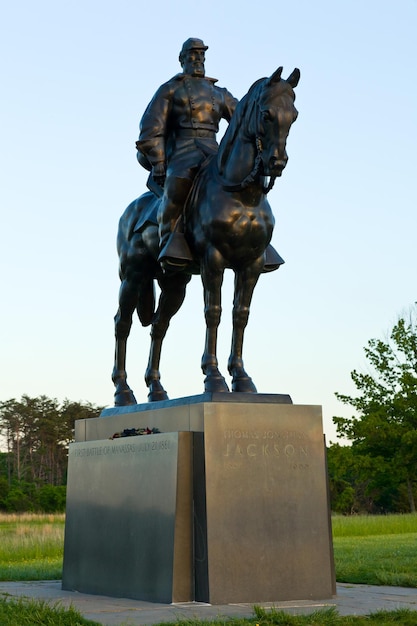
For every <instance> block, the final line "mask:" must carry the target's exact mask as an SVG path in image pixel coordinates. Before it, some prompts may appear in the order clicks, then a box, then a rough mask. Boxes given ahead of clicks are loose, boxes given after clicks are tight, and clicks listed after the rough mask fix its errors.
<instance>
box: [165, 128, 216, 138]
mask: <svg viewBox="0 0 417 626" xmlns="http://www.w3.org/2000/svg"><path fill="white" fill-rule="evenodd" d="M175 136H176V137H208V138H209V139H216V133H215V132H214V130H204V129H202V128H178V130H176V131H175Z"/></svg>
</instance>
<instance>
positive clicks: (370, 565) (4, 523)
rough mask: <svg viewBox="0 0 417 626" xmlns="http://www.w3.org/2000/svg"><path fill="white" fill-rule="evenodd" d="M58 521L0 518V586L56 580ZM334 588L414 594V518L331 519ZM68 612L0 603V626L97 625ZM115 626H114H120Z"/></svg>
mask: <svg viewBox="0 0 417 626" xmlns="http://www.w3.org/2000/svg"><path fill="white" fill-rule="evenodd" d="M64 524H65V516H64V515H35V514H24V515H6V514H0V580H53V579H60V578H61V576H62V558H63V540H64ZM332 524H333V537H334V551H335V562H336V577H337V580H338V581H339V582H348V583H349V582H350V583H364V584H375V585H395V586H406V587H417V556H414V554H415V553H416V554H417V515H387V516H356V517H341V516H336V517H333V519H332ZM97 624H98V623H97V622H92V621H89V620H86V619H84V618H83V617H82V616H81V614H80V613H78V611H76V610H75V609H72V608H71V609H64V608H62V607H60V606H59V605H54V606H51V605H50V604H48V603H46V602H42V601H33V600H27V599H19V600H16V599H14V598H11V597H3V598H0V625H1V626H38V625H39V626H94V625H96V626H97ZM393 624H397V625H398V626H417V612H415V611H408V610H402V609H400V610H397V611H392V612H388V611H378V612H377V613H373V614H371V615H368V616H348V617H345V616H340V615H339V614H338V613H337V611H336V610H335V609H334V608H329V609H324V610H320V611H317V612H313V613H310V614H308V615H297V616H295V615H291V614H289V613H285V612H283V611H277V610H275V609H272V610H264V609H261V608H259V607H255V613H254V617H253V618H252V619H228V618H221V619H220V618H219V619H216V620H213V621H197V620H183V621H177V622H173V623H172V624H164V626H391V625H393ZM121 626H122V625H121Z"/></svg>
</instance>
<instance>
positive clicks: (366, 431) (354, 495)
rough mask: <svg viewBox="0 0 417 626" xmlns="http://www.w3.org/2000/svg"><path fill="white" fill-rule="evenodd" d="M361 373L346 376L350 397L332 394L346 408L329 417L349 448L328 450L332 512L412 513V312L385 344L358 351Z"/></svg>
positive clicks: (416, 338)
mask: <svg viewBox="0 0 417 626" xmlns="http://www.w3.org/2000/svg"><path fill="white" fill-rule="evenodd" d="M364 350H365V356H366V359H367V362H368V369H367V371H366V372H358V371H356V370H354V371H353V372H351V377H352V380H353V382H354V384H355V387H356V389H357V391H358V394H357V395H356V396H348V395H344V394H341V393H336V396H337V398H338V399H339V400H340V401H341V402H343V403H344V404H346V405H348V406H350V407H352V408H353V409H354V410H355V412H356V414H355V415H353V416H352V417H351V418H343V417H334V418H333V421H334V423H335V425H336V429H337V433H338V435H340V436H341V437H343V438H344V439H346V440H348V441H349V442H351V445H350V446H342V445H340V444H333V445H331V446H330V447H329V449H328V466H329V481H330V493H331V503H332V509H333V510H334V511H337V512H340V513H345V514H348V513H360V512H366V513H386V512H412V513H415V511H416V495H417V308H416V306H414V307H413V308H411V309H410V310H409V311H408V312H407V314H405V315H402V316H400V317H399V319H398V321H397V322H396V324H395V325H394V326H393V328H392V329H391V331H390V333H389V336H388V339H387V340H386V341H383V340H381V339H371V340H370V341H369V342H368V345H367V346H366V347H365V348H364Z"/></svg>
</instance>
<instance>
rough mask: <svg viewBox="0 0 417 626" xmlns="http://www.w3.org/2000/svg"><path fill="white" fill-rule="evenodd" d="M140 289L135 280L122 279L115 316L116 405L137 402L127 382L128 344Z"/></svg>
mask: <svg viewBox="0 0 417 626" xmlns="http://www.w3.org/2000/svg"><path fill="white" fill-rule="evenodd" d="M137 297H138V290H137V287H136V286H135V284H134V282H133V281H129V280H127V279H124V280H122V284H121V285H120V292H119V308H118V311H117V313H116V315H115V318H114V331H115V352H114V367H113V373H112V381H113V383H114V385H115V387H116V390H115V392H114V404H115V406H127V405H129V404H136V398H135V396H134V394H133V391H132V390H131V388H130V387H129V385H128V384H127V382H126V379H127V374H126V345H127V338H128V337H129V333H130V329H131V326H132V316H133V312H134V310H135V308H136V304H137Z"/></svg>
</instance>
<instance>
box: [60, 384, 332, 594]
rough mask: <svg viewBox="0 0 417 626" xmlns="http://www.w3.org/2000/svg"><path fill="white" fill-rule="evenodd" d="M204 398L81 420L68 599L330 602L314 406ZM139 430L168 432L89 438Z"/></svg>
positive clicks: (71, 485) (71, 491)
mask: <svg viewBox="0 0 417 626" xmlns="http://www.w3.org/2000/svg"><path fill="white" fill-rule="evenodd" d="M208 395H211V394H204V397H203V398H201V397H197V398H198V399H199V400H202V401H193V399H192V398H190V399H184V401H183V402H181V401H177V402H175V401H174V402H173V403H172V404H171V406H170V403H169V402H167V403H158V404H163V405H164V406H162V407H160V408H157V407H154V406H153V405H140V407H146V408H144V409H142V408H139V407H127V409H108V410H107V411H108V412H110V414H107V415H105V414H104V413H105V412H103V417H100V418H97V419H92V420H80V422H82V423H81V424H78V425H77V429H76V433H77V441H78V442H79V443H75V444H72V445H71V446H70V459H69V481H68V496H67V529H66V538H65V557H64V577H63V584H64V588H65V589H77V590H78V591H84V592H86V593H99V594H100V593H101V594H103V595H113V596H124V597H130V598H136V599H143V600H150V601H154V602H179V601H189V600H196V601H204V602H210V603H211V604H229V603H238V602H245V603H247V602H250V603H260V602H274V601H285V600H306V599H315V600H317V599H323V598H328V597H330V596H332V595H333V594H334V593H335V575H334V566H333V551H332V537H331V525H330V514H329V502H328V489H327V471H326V460H325V459H326V456H325V445H324V438H323V429H322V419H321V408H320V407H318V406H297V405H292V404H291V400H290V399H289V396H271V395H268V396H258V395H253V396H252V395H250V394H213V395H220V396H226V397H227V398H228V400H226V401H224V400H223V398H222V399H221V401H220V399H219V400H218V398H216V397H215V398H212V397H210V398H207V396H208ZM233 396H234V397H233ZM238 397H239V399H238ZM145 426H148V427H150V428H152V427H156V428H159V430H161V431H164V432H163V433H161V434H160V435H146V436H141V437H126V438H122V439H115V440H112V441H109V440H107V441H93V439H94V438H96V439H103V438H104V437H107V438H108V437H110V436H111V435H112V434H113V433H114V432H119V431H121V430H123V429H124V428H140V427H145ZM168 431H169V434H165V432H168ZM177 431H181V432H177ZM183 431H188V432H183ZM83 441H84V442H83ZM158 442H165V443H161V444H159V443H158ZM152 445H155V446H156V449H155V450H154V451H152V450H151V449H148V446H151V447H152ZM158 446H159V447H158ZM164 446H165V447H164ZM106 450H107V451H106ZM113 450H115V451H113ZM117 450H120V451H123V452H118V451H117ZM110 451H111V452H110ZM192 485H193V486H192ZM192 508H193V509H194V523H192V521H191V513H190V511H191V510H192ZM192 535H193V537H194V545H192V543H193V542H192V540H191V537H192ZM192 552H193V557H192V556H191V554H192Z"/></svg>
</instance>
